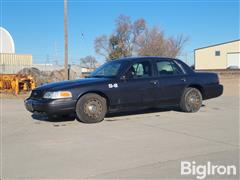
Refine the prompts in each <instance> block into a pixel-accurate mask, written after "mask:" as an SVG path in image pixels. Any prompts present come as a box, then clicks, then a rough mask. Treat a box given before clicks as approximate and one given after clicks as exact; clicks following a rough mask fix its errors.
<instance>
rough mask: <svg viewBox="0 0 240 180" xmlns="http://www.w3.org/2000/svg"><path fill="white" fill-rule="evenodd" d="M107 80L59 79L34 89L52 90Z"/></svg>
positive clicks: (106, 79) (105, 79)
mask: <svg viewBox="0 0 240 180" xmlns="http://www.w3.org/2000/svg"><path fill="white" fill-rule="evenodd" d="M108 80H109V78H84V79H77V80H67V81H60V82H53V83H48V84H44V85H41V86H39V87H37V88H36V89H35V90H40V91H47V90H51V91H54V90H61V89H67V88H71V87H76V86H80V85H86V84H92V83H99V82H105V81H108Z"/></svg>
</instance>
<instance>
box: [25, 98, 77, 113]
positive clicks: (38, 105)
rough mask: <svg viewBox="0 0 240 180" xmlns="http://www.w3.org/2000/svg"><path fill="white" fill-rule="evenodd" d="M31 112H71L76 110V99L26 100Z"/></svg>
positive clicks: (26, 105)
mask: <svg viewBox="0 0 240 180" xmlns="http://www.w3.org/2000/svg"><path fill="white" fill-rule="evenodd" d="M24 104H25V107H26V109H27V110H28V111H30V112H44V113H47V114H69V113H73V112H75V105H76V100H72V99H33V98H28V99H26V100H25V101H24Z"/></svg>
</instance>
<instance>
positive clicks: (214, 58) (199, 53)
mask: <svg viewBox="0 0 240 180" xmlns="http://www.w3.org/2000/svg"><path fill="white" fill-rule="evenodd" d="M194 61H195V69H197V70H201V69H202V70H204V69H213V70H215V69H216V70H218V69H228V68H238V69H240V39H238V40H234V41H229V42H225V43H221V44H215V45H211V46H207V47H202V48H198V49H195V50H194Z"/></svg>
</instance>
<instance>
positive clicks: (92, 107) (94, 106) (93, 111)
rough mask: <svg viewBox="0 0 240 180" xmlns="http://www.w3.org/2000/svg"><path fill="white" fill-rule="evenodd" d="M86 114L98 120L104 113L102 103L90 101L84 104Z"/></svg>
mask: <svg viewBox="0 0 240 180" xmlns="http://www.w3.org/2000/svg"><path fill="white" fill-rule="evenodd" d="M84 112H85V114H87V115H88V116H89V117H91V118H97V117H99V116H100V114H101V113H102V112H103V107H102V103H101V101H99V100H98V99H90V100H88V101H87V102H86V103H85V104H84Z"/></svg>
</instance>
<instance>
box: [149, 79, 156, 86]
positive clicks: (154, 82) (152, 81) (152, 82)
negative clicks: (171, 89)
mask: <svg viewBox="0 0 240 180" xmlns="http://www.w3.org/2000/svg"><path fill="white" fill-rule="evenodd" d="M150 83H151V84H154V85H156V84H158V80H151V81H150Z"/></svg>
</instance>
